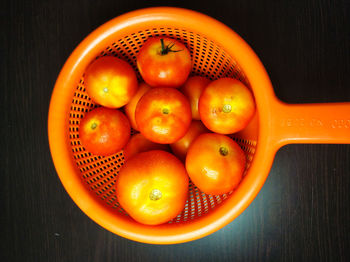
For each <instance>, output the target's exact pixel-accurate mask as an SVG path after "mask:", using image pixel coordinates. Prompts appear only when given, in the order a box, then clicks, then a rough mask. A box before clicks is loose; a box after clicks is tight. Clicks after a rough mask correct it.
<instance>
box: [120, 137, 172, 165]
mask: <svg viewBox="0 0 350 262" xmlns="http://www.w3.org/2000/svg"><path fill="white" fill-rule="evenodd" d="M151 150H164V151H168V150H169V147H168V145H164V144H157V143H154V142H152V141H149V140H148V139H146V138H145V137H144V136H143V135H142V134H141V133H137V134H135V135H133V136H132V137H131V138H130V140H129V142H128V143H127V144H126V146H125V148H124V159H125V160H128V159H129V158H131V157H133V156H134V155H136V154H138V153H141V152H147V151H151Z"/></svg>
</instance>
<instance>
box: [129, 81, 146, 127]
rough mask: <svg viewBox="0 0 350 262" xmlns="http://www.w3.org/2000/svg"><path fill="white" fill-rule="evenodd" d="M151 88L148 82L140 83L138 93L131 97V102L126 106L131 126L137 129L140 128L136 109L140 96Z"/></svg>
mask: <svg viewBox="0 0 350 262" xmlns="http://www.w3.org/2000/svg"><path fill="white" fill-rule="evenodd" d="M149 89H151V87H150V86H149V85H147V84H146V83H140V84H139V88H138V90H137V93H136V94H135V95H134V96H133V97H132V98H131V100H130V101H129V103H128V104H127V105H126V106H125V114H126V115H127V116H128V118H129V120H130V124H131V127H132V128H133V129H135V130H139V129H138V127H137V125H136V120H135V110H136V106H137V103H138V102H139V100H140V98H141V97H142V96H143V95H144V94H145V93H146V92H147V91H148V90H149Z"/></svg>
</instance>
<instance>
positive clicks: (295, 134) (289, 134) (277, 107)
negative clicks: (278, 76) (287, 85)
mask: <svg viewBox="0 0 350 262" xmlns="http://www.w3.org/2000/svg"><path fill="white" fill-rule="evenodd" d="M271 109H272V110H271V111H270V112H271V119H272V121H271V122H270V123H269V124H270V125H271V126H270V130H271V131H272V136H271V137H272V139H273V140H274V142H275V144H276V145H277V146H278V147H281V146H283V145H286V144H293V143H299V144H300V143H303V144H350V102H346V103H325V104H300V105H299V104H286V103H283V102H281V101H279V100H277V99H276V101H275V102H274V103H272V108H271Z"/></svg>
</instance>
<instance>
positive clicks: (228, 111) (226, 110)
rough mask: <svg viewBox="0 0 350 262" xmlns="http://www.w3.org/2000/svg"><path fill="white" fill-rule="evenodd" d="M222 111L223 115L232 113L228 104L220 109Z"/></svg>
mask: <svg viewBox="0 0 350 262" xmlns="http://www.w3.org/2000/svg"><path fill="white" fill-rule="evenodd" d="M222 111H223V112H224V113H230V112H231V111H232V106H231V105H230V104H225V105H224V106H223V107H222Z"/></svg>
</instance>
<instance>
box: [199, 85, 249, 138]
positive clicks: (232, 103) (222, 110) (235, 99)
mask: <svg viewBox="0 0 350 262" xmlns="http://www.w3.org/2000/svg"><path fill="white" fill-rule="evenodd" d="M254 112H255V102H254V97H253V95H252V93H251V92H250V90H249V89H248V88H247V87H246V86H245V85H243V84H242V83H241V82H240V81H238V80H236V79H232V78H221V79H218V80H215V81H213V82H211V83H210V84H209V85H208V86H207V87H206V88H205V89H204V91H203V93H202V95H201V97H200V99H199V114H200V116H201V120H202V122H203V124H204V125H205V126H206V127H207V128H208V129H209V130H211V131H213V132H216V133H220V134H232V133H235V132H238V131H240V130H242V129H243V128H245V127H246V126H247V125H248V123H249V121H250V120H251V119H252V117H253V115H254Z"/></svg>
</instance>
